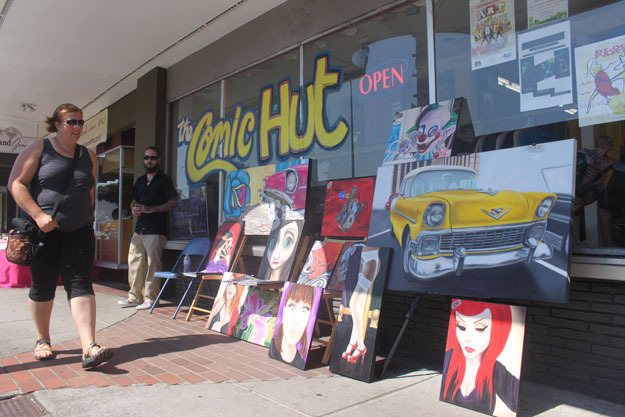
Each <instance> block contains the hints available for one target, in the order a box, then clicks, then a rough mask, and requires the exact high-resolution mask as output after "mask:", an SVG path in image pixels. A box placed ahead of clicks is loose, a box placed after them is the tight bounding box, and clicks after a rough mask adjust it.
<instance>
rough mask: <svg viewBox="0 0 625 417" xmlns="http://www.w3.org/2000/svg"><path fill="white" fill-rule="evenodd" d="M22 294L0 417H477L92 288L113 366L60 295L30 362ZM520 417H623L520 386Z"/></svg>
mask: <svg viewBox="0 0 625 417" xmlns="http://www.w3.org/2000/svg"><path fill="white" fill-rule="evenodd" d="M27 292H28V290H26V289H2V290H0V313H2V314H1V315H0V317H2V319H0V334H2V335H3V336H2V339H1V342H0V357H1V358H0V416H7V417H12V416H24V415H40V416H46V415H51V416H55V417H57V416H75V415H81V416H85V417H88V416H101V415H111V416H153V415H155V414H157V415H163V416H177V415H192V416H195V415H199V416H201V415H218V416H219V415H226V414H236V415H243V416H247V415H250V416H252V415H253V416H265V415H266V416H270V415H271V416H293V415H296V416H297V415H300V416H320V415H332V416H360V417H362V416H368V415H384V416H405V415H417V416H450V415H453V416H458V417H464V416H479V415H482V414H479V413H475V412H473V411H470V410H466V409H463V408H458V407H455V406H452V405H450V404H447V403H443V402H440V401H439V400H438V392H439V390H440V383H441V376H440V374H438V373H437V372H435V371H431V370H427V369H420V370H412V371H407V370H405V369H404V370H401V369H394V370H393V372H391V374H390V375H389V378H386V379H384V380H381V381H377V382H374V383H371V384H366V383H362V382H359V381H355V380H352V379H349V378H344V377H341V376H337V375H333V374H331V373H330V372H329V369H328V367H327V366H325V367H324V366H319V367H317V368H314V369H311V370H308V371H300V370H298V369H296V368H293V367H290V366H288V365H286V364H283V363H281V362H278V361H275V360H273V359H270V358H269V357H268V356H267V349H265V348H262V347H259V346H256V345H253V344H250V343H247V342H243V341H240V340H237V339H233V338H230V337H228V336H224V335H221V334H218V333H215V332H212V331H210V330H207V329H206V328H205V327H204V325H205V323H206V318H205V317H200V316H194V318H193V319H192V320H191V321H190V322H185V321H184V315H183V314H180V315H179V316H178V319H176V320H171V318H170V317H171V314H172V312H173V306H166V307H159V308H157V309H155V310H154V314H152V315H150V314H148V312H147V311H136V310H135V309H134V308H120V307H119V306H118V305H117V300H118V299H120V298H122V297H124V296H125V292H124V291H121V290H117V289H114V288H110V287H107V286H104V285H96V293H97V303H98V322H97V328H98V334H97V340H98V343H101V344H102V345H106V346H110V347H112V348H114V350H115V357H114V358H113V359H112V360H111V361H110V362H109V363H107V364H105V365H103V366H101V367H98V368H97V369H96V370H95V371H84V370H82V369H81V366H80V347H79V343H78V341H77V339H76V331H75V328H74V325H73V322H72V320H71V316H70V314H69V310H68V308H67V302H66V301H65V299H64V296H63V291H62V288H59V297H58V300H57V302H56V303H55V312H54V315H53V325H52V330H53V332H52V339H53V340H52V342H53V349H54V350H55V351H56V352H57V358H56V359H54V360H52V361H48V362H38V361H35V360H34V358H33V356H32V353H31V352H32V349H33V347H34V346H33V345H34V335H33V329H32V324H31V323H30V319H29V316H28V312H27V309H26V306H25V300H26V297H27ZM518 415H519V416H538V415H540V416H567V417H568V416H598V415H607V416H625V405H620V404H613V403H609V402H606V401H602V400H598V399H595V398H590V397H587V396H584V395H580V394H576V393H572V392H568V391H562V390H558V389H554V388H551V387H547V386H543V385H539V384H535V383H531V382H528V381H523V382H522V384H521V394H520V404H519V413H518Z"/></svg>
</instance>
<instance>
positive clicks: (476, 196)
mask: <svg viewBox="0 0 625 417" xmlns="http://www.w3.org/2000/svg"><path fill="white" fill-rule="evenodd" d="M477 179H478V174H477V172H476V171H475V170H473V169H471V168H468V167H463V166H451V165H438V166H427V167H421V168H417V169H414V170H412V171H410V172H408V173H407V174H406V175H405V176H404V178H403V179H402V181H401V184H400V187H399V192H398V193H397V194H396V195H393V196H392V197H391V199H390V201H389V202H388V203H387V207H388V209H389V211H390V222H391V233H392V235H393V236H394V237H395V239H397V242H398V244H399V245H400V246H401V252H402V255H401V256H402V266H403V270H404V273H405V276H406V278H407V279H412V280H414V281H421V280H427V279H431V278H436V277H440V276H443V275H447V274H455V275H457V276H461V275H462V273H463V271H465V270H469V269H480V268H493V267H498V266H502V265H510V264H514V263H521V262H525V263H530V262H532V261H533V260H537V259H546V258H550V257H551V256H552V253H553V249H552V248H551V246H550V245H549V244H548V243H546V242H545V241H544V240H543V236H544V234H545V230H546V228H547V218H548V216H549V213H550V212H551V210H552V209H553V207H554V205H555V203H556V200H557V196H556V194H554V193H548V192H518V191H511V190H492V189H479V188H478V186H477Z"/></svg>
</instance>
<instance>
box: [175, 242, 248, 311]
mask: <svg viewBox="0 0 625 417" xmlns="http://www.w3.org/2000/svg"><path fill="white" fill-rule="evenodd" d="M246 241H247V236H246V235H242V236H241V240H240V242H239V243H238V245H237V249H236V250H235V253H234V258H233V259H232V263H231V264H230V270H234V269H236V267H237V266H238V267H239V268H240V269H242V270H243V271H245V266H244V265H243V258H242V257H241V253H242V252H243V248H244V247H245V243H246ZM197 276H198V278H200V284H199V285H198V287H197V291H196V292H195V297H193V302H192V303H191V306H190V307H189V312H188V313H187V316H186V317H185V320H186V321H189V320H190V319H191V316H192V315H193V312H194V311H201V312H202V313H206V314H210V312H211V311H210V310H208V309H205V308H202V307H198V305H197V304H198V302H199V301H200V299H206V300H211V301H212V302H214V300H215V296H214V295H211V293H210V287H207V288H209V289H208V291H207V293H206V294H204V293H203V292H202V290H203V289H204V285H207V284H208V283H209V282H216V281H221V279H222V278H223V274H221V273H211V272H198V273H197Z"/></svg>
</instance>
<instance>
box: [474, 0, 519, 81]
mask: <svg viewBox="0 0 625 417" xmlns="http://www.w3.org/2000/svg"><path fill="white" fill-rule="evenodd" d="M469 13H470V25H471V26H470V29H471V35H472V36H471V69H472V70H478V69H480V68H486V67H490V66H491V65H497V64H501V63H502V62H507V61H512V60H514V59H516V38H515V29H514V0H471V1H470V2H469Z"/></svg>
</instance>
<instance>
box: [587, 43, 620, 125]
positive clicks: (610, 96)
mask: <svg viewBox="0 0 625 417" xmlns="http://www.w3.org/2000/svg"><path fill="white" fill-rule="evenodd" d="M624 50H625V35H623V36H618V37H616V38H611V39H606V40H604V41H600V42H595V43H592V44H589V45H584V46H580V47H578V48H575V75H576V77H577V106H578V112H579V125H580V126H590V125H595V124H599V123H608V122H615V121H617V120H624V119H625V94H624V93H625V58H624V57H623V51H624Z"/></svg>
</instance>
